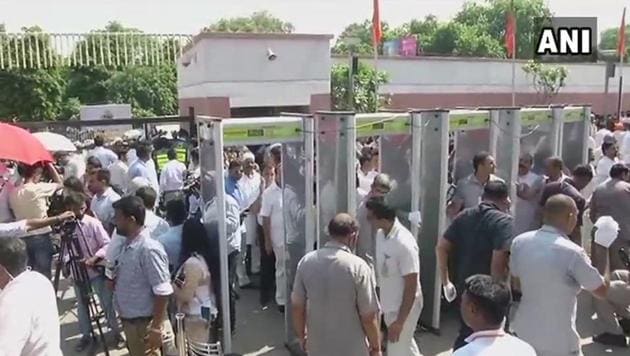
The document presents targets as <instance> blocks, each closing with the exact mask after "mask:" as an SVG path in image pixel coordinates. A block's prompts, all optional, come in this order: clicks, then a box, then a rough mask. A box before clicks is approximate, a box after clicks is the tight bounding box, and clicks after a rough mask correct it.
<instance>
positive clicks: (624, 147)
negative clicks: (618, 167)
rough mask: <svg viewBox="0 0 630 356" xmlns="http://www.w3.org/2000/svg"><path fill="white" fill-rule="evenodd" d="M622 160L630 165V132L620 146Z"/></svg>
mask: <svg viewBox="0 0 630 356" xmlns="http://www.w3.org/2000/svg"><path fill="white" fill-rule="evenodd" d="M620 149H621V152H620V154H621V160H622V161H624V163H630V131H626V132H625V134H624V135H623V139H622V140H621V144H620Z"/></svg>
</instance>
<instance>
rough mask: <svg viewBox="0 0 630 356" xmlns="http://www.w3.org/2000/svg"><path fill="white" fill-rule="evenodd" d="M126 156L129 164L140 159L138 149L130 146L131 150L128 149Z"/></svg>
mask: <svg viewBox="0 0 630 356" xmlns="http://www.w3.org/2000/svg"><path fill="white" fill-rule="evenodd" d="M125 158H126V159H127V165H128V166H131V165H132V164H133V163H134V162H135V161H136V160H137V159H138V155H137V154H136V149H135V148H130V149H129V151H127V154H126V155H125Z"/></svg>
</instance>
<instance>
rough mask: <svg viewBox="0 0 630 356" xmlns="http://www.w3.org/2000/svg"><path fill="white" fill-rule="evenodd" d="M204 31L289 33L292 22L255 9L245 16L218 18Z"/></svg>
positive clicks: (292, 29)
mask: <svg viewBox="0 0 630 356" xmlns="http://www.w3.org/2000/svg"><path fill="white" fill-rule="evenodd" d="M203 31H204V32H257V33H291V32H293V31H294V27H293V24H291V23H290V22H285V21H282V20H281V19H279V18H277V17H275V16H273V15H272V14H270V13H269V12H267V11H257V12H254V13H253V14H251V15H250V16H247V17H233V18H228V19H220V20H219V21H217V22H215V23H213V24H212V25H210V26H208V27H205V28H204V29H203Z"/></svg>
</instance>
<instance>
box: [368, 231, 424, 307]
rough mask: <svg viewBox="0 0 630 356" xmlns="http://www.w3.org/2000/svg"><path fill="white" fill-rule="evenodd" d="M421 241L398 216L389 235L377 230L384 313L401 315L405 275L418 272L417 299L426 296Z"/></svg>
mask: <svg viewBox="0 0 630 356" xmlns="http://www.w3.org/2000/svg"><path fill="white" fill-rule="evenodd" d="M419 256H420V255H419V250H418V244H417V243H416V239H415V238H414V237H413V235H412V234H411V232H410V231H409V230H407V228H405V227H404V226H403V225H402V224H401V223H400V222H399V221H398V220H396V222H395V223H394V226H393V227H392V229H391V231H390V232H389V234H387V236H385V233H384V232H383V230H378V232H377V233H376V278H377V281H378V286H379V287H380V288H381V304H382V307H383V313H393V314H395V315H396V316H395V317H394V319H395V318H396V317H397V316H398V310H399V309H400V306H401V304H402V300H403V291H404V289H405V280H404V276H406V275H409V274H412V273H417V274H418V289H417V291H416V299H417V298H421V297H422V289H421V287H420V277H419V276H420V257H419Z"/></svg>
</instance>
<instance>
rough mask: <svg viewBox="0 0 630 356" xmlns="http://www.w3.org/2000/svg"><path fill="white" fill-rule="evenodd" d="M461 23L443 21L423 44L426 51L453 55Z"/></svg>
mask: <svg viewBox="0 0 630 356" xmlns="http://www.w3.org/2000/svg"><path fill="white" fill-rule="evenodd" d="M459 34H460V25H458V24H456V23H454V22H447V23H442V24H439V25H438V26H437V28H436V29H435V32H434V33H433V35H432V36H431V37H429V39H428V41H427V42H426V43H425V44H422V43H421V45H422V46H423V50H424V52H425V53H430V54H444V55H451V54H454V53H455V50H456V49H457V41H458V40H459Z"/></svg>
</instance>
